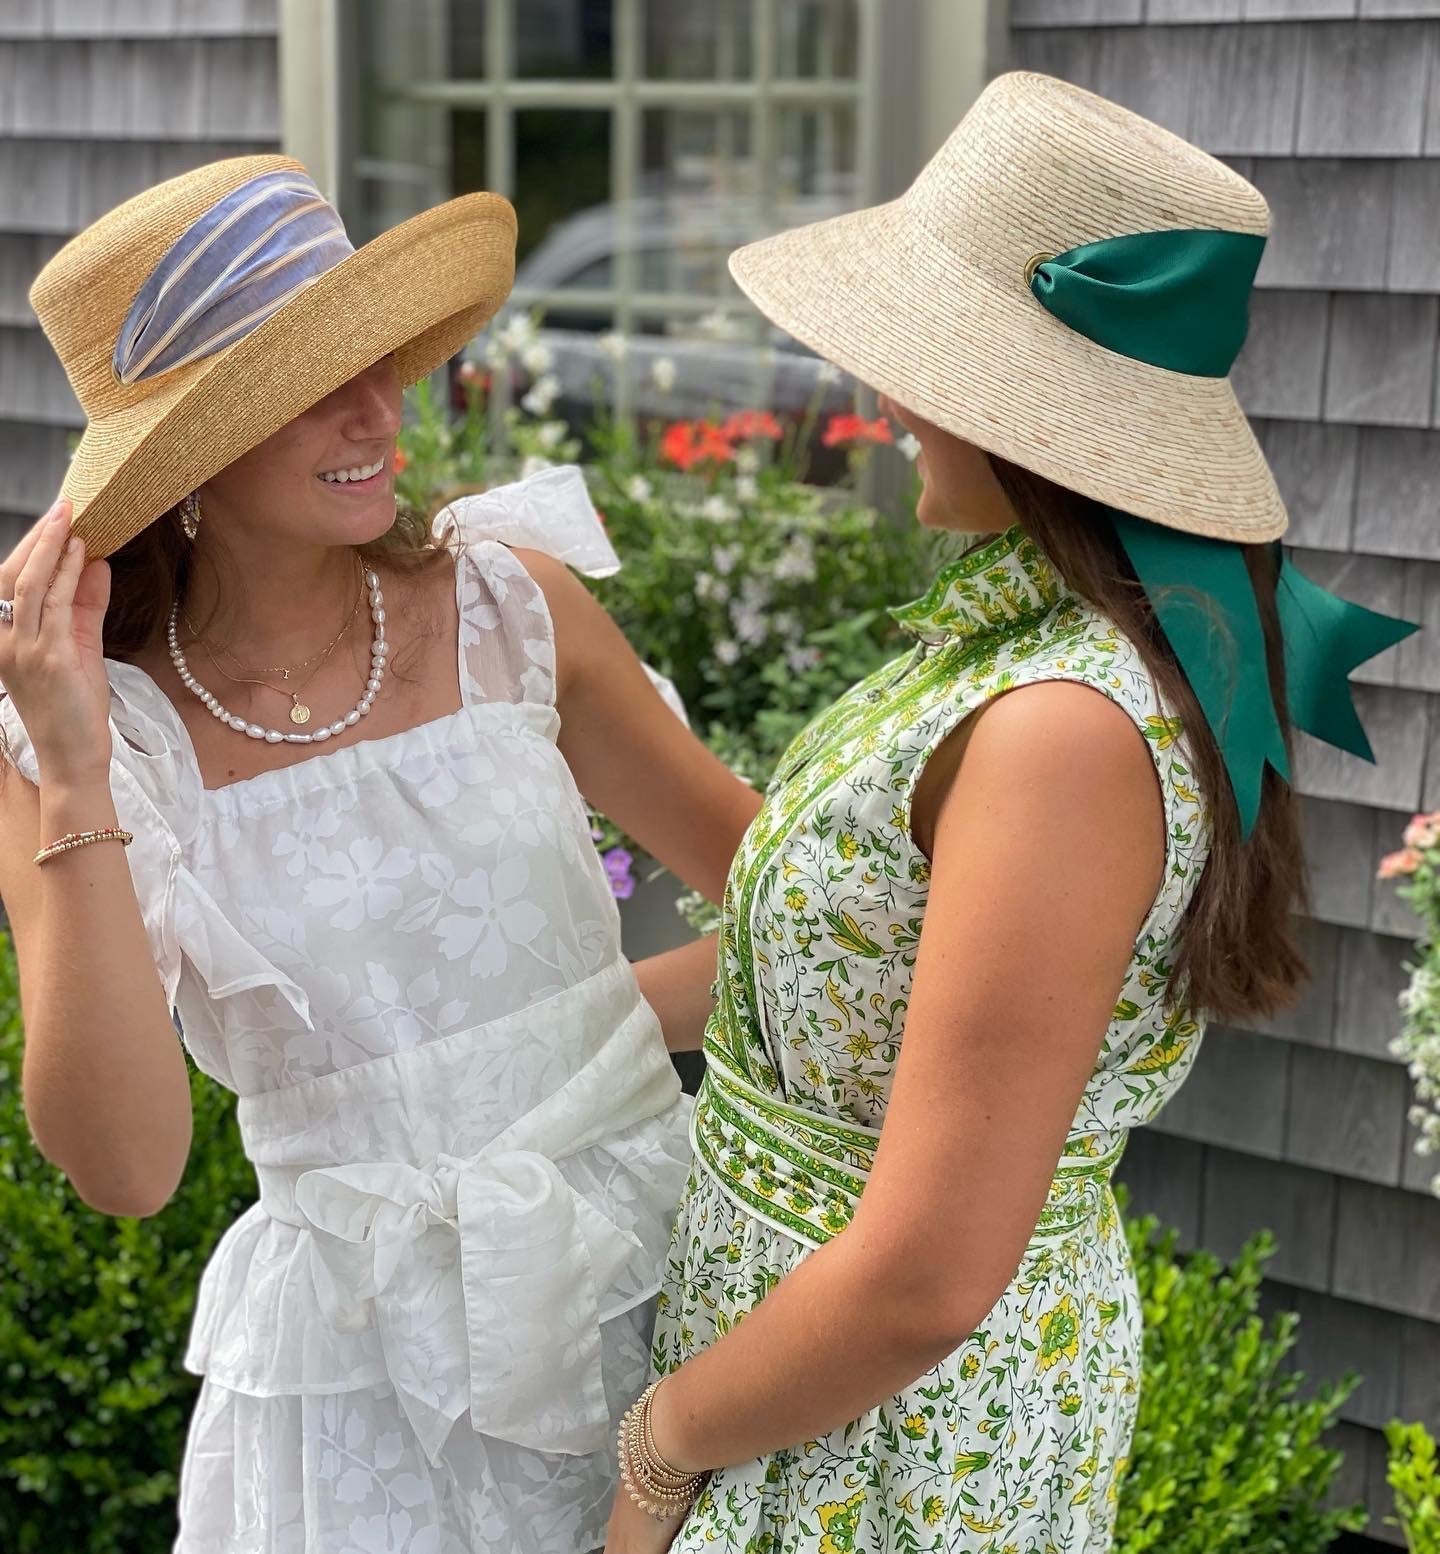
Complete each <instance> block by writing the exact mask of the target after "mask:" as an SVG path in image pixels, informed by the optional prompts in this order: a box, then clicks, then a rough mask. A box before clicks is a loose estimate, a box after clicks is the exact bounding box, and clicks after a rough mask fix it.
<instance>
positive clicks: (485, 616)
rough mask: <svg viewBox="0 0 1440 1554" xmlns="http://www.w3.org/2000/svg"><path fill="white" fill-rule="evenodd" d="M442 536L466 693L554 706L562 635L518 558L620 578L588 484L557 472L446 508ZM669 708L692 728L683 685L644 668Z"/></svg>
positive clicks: (439, 525)
mask: <svg viewBox="0 0 1440 1554" xmlns="http://www.w3.org/2000/svg"><path fill="white" fill-rule="evenodd" d="M435 533H436V535H437V536H438V537H440V538H442V539H448V538H451V537H453V538H454V539H455V540H456V541H457V542H458V544H459V546H460V549H461V556H460V560H459V563H458V566H457V573H456V604H457V608H458V612H459V617H460V685H461V689H462V692H463V695H464V699H465V702H466V703H467V704H470V703H473V702H479V701H510V702H522V701H524V702H537V703H540V704H542V705H544V706H550V707H553V706H554V704H555V628H554V622H553V621H552V620H551V617H550V610H549V606H548V605H547V604H546V601H545V595H544V592H543V590H542V589H541V588H540V586H539V584H537V583H536V582H535V580H534V578H532V577H531V576H530V573H529V572H528V571H527V570H526V568H525V566H524V563H523V562H522V561H521V560H520V558H519V557H518V556H516V555H515V553H514V548H515V547H519V548H522V549H525V550H537V551H539V552H540V553H541V554H542V555H546V556H551V557H553V558H554V559H555V560H557V561H563V562H564V563H565V564H566V565H567V566H569V567H571V568H573V569H574V570H575V571H576V572H579V573H580V574H581V575H582V576H584V577H594V578H603V577H613V576H614V575H615V574H616V573H617V572H619V571H620V558H619V557H618V556H617V555H616V553H615V549H614V546H612V545H611V543H610V539H609V536H608V535H607V534H606V532H605V525H604V522H603V521H602V519H601V517H600V514H599V513H598V512H597V511H596V509H595V504H594V502H593V501H592V500H591V498H590V492H589V490H588V488H587V487H586V484H585V476H584V474H583V473H582V471H581V470H580V469H579V468H577V467H576V466H575V465H555V466H552V467H551V468H549V469H544V470H540V471H538V472H537V473H535V474H533V475H529V476H527V477H526V478H525V479H523V480H518V481H514V482H512V483H511V484H509V485H503V486H496V487H494V488H493V489H492V490H489V491H483V492H480V493H478V494H475V495H472V496H463V497H459V498H457V500H455V501H454V502H451V503H450V504H449V505H448V506H446V507H445V508H443V509H442V510H441V511H440V513H439V514H438V515H437V516H436V519H435ZM643 667H644V669H645V672H646V674H647V675H649V677H650V680H651V682H652V683H653V684H654V685H655V688H656V689H657V690H658V691H659V693H660V695H661V697H662V698H663V699H664V701H665V703H666V705H667V706H668V707H669V708H670V710H671V711H672V712H673V713H675V715H676V716H677V717H678V718H680V719H681V721H682V722H685V723H687V724H688V722H689V719H688V718H687V717H686V713H685V706H684V703H683V702H682V701H681V699H680V696H679V694H678V692H677V691H676V690H675V688H674V686H673V685H672V684H671V683H670V681H669V680H667V679H666V678H665V677H664V676H663V675H661V674H659V673H658V672H657V671H655V670H654V669H652V668H651V667H650V666H649V665H648V664H646V665H644V666H643Z"/></svg>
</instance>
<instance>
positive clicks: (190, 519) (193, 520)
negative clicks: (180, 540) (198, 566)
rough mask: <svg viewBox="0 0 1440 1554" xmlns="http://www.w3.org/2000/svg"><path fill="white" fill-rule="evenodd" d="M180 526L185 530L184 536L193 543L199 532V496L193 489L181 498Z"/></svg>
mask: <svg viewBox="0 0 1440 1554" xmlns="http://www.w3.org/2000/svg"><path fill="white" fill-rule="evenodd" d="M180 527H181V528H182V529H183V530H184V531H185V538H186V539H187V540H190V541H191V542H192V543H193V541H194V539H195V536H196V535H197V534H198V533H199V532H200V497H199V494H198V493H197V492H195V491H192V492H191V493H190V495H189V496H187V497H182V498H181V501H180Z"/></svg>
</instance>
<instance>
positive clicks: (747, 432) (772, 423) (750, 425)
mask: <svg viewBox="0 0 1440 1554" xmlns="http://www.w3.org/2000/svg"><path fill="white" fill-rule="evenodd" d="M720 430H721V431H722V432H723V433H724V435H725V436H726V437H728V438H730V439H731V440H732V441H734V442H749V441H751V440H752V439H753V438H756V437H766V438H768V439H769V440H770V441H771V442H779V441H780V439H781V438H782V437H784V435H785V428H784V427H783V426H781V424H780V423H779V421H777V420H776V419H775V417H774V416H773V415H771V413H770V412H769V411H768V410H737V411H736V412H735V414H734V415H732V416H731V417H730V419H729V420H728V421H727V422H726V423H725V424H724V426H722V427H721V428H720Z"/></svg>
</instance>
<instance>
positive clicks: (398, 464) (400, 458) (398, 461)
mask: <svg viewBox="0 0 1440 1554" xmlns="http://www.w3.org/2000/svg"><path fill="white" fill-rule="evenodd" d="M393 457H394V461H395V473H396V474H397V475H398V474H400V473H401V471H402V470H403V469H404V468H405V466H406V465H407V464H408V463H409V462H410V460H409V459H407V458H406V457H405V450H404V449H403V448H397V449H396V450H395V453H394V455H393Z"/></svg>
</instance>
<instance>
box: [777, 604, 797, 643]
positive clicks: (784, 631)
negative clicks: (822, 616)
mask: <svg viewBox="0 0 1440 1554" xmlns="http://www.w3.org/2000/svg"><path fill="white" fill-rule="evenodd" d="M770 624H771V625H772V626H774V628H775V630H776V631H777V632H778V633H779V635H780V636H782V637H792V638H794V637H799V635H800V617H799V616H798V615H796V614H795V612H794V611H793V610H782V611H781V612H780V614H779V615H777V616H776V617H775V619H774V620H773V621H771V623H770Z"/></svg>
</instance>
